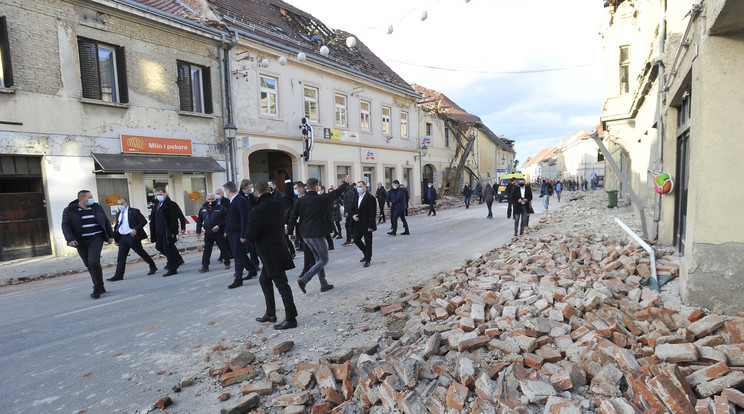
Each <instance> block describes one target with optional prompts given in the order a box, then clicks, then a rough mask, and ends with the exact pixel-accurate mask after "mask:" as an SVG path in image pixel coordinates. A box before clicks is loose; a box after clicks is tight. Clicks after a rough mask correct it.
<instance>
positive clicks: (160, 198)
mask: <svg viewBox="0 0 744 414" xmlns="http://www.w3.org/2000/svg"><path fill="white" fill-rule="evenodd" d="M155 198H157V199H158V202H160V203H162V202H163V201H165V196H163V195H159V196H155Z"/></svg>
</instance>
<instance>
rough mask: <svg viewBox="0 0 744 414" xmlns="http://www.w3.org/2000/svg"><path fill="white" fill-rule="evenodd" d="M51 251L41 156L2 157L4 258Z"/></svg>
mask: <svg viewBox="0 0 744 414" xmlns="http://www.w3.org/2000/svg"><path fill="white" fill-rule="evenodd" d="M73 198H75V195H74V194H73V195H72V196H71V197H70V200H71V201H72V199H73ZM49 254H52V245H51V242H50V240H49V224H48V221H47V211H46V200H45V199H44V188H43V181H42V177H41V158H40V157H22V156H13V155H3V156H0V261H3V260H13V259H20V258H24V257H34V256H44V255H49Z"/></svg>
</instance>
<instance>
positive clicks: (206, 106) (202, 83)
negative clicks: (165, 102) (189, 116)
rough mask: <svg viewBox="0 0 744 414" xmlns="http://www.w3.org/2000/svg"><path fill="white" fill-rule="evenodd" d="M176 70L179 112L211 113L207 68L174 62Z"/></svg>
mask: <svg viewBox="0 0 744 414" xmlns="http://www.w3.org/2000/svg"><path fill="white" fill-rule="evenodd" d="M176 67H177V68H178V79H177V80H176V84H178V97H179V99H180V101H181V110H182V111H189V112H198V113H200V114H211V113H212V75H211V71H210V70H209V68H208V67H203V66H196V65H192V64H190V63H186V62H180V61H177V62H176Z"/></svg>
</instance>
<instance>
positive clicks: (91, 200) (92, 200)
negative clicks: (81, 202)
mask: <svg viewBox="0 0 744 414" xmlns="http://www.w3.org/2000/svg"><path fill="white" fill-rule="evenodd" d="M95 203H96V200H94V199H92V198H89V199H88V201H86V202H85V204H87V205H89V206H92V205H93V204H95Z"/></svg>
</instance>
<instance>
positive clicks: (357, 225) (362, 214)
mask: <svg viewBox="0 0 744 414" xmlns="http://www.w3.org/2000/svg"><path fill="white" fill-rule="evenodd" d="M356 188H357V195H356V197H354V201H353V202H352V203H351V206H350V211H349V217H351V219H352V220H353V221H354V227H353V231H354V244H356V245H357V247H358V248H359V250H361V251H362V254H364V257H362V260H360V262H362V263H364V267H369V262H370V260H372V232H373V231H375V230H377V221H376V219H377V202H376V201H375V198H374V197H373V196H372V194H370V193H368V192H367V183H366V182H364V181H359V182H358V183H357V187H356ZM362 239H364V242H362Z"/></svg>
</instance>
